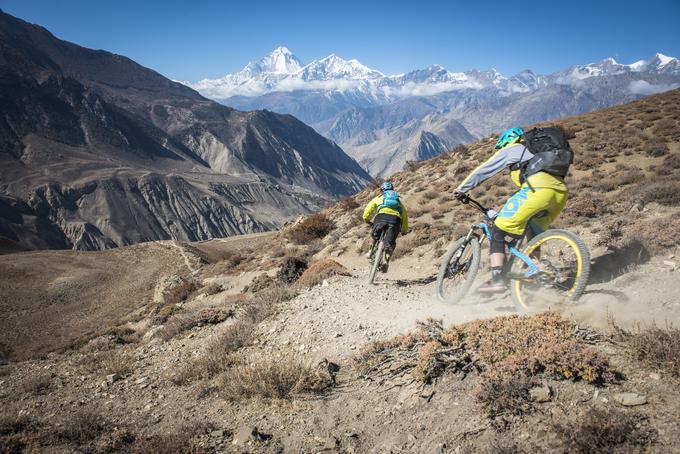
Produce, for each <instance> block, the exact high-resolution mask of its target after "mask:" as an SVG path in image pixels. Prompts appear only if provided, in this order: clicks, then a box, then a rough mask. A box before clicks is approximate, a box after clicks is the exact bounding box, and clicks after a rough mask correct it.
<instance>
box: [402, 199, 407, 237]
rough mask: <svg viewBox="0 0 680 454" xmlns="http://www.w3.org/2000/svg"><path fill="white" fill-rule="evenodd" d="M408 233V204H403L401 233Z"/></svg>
mask: <svg viewBox="0 0 680 454" xmlns="http://www.w3.org/2000/svg"><path fill="white" fill-rule="evenodd" d="M407 233H408V213H407V212H406V205H404V204H403V203H402V204H401V234H402V235H406V234H407Z"/></svg>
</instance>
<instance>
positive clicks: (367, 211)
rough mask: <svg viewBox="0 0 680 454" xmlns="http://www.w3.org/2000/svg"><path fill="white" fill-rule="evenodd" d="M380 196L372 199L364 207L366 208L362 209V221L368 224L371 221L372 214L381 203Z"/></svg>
mask: <svg viewBox="0 0 680 454" xmlns="http://www.w3.org/2000/svg"><path fill="white" fill-rule="evenodd" d="M381 198H382V196H377V197H374V198H373V199H372V200H371V201H370V202H368V205H366V208H364V215H363V218H364V221H365V222H368V221H369V220H370V219H371V216H372V215H373V212H374V211H375V210H376V209H378V207H379V206H380V204H381V203H382V200H381Z"/></svg>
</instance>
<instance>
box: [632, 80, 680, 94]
mask: <svg viewBox="0 0 680 454" xmlns="http://www.w3.org/2000/svg"><path fill="white" fill-rule="evenodd" d="M678 87H680V84H657V85H653V84H650V83H649V82H647V81H644V80H634V81H633V82H631V83H630V85H629V86H628V91H630V92H631V93H633V94H634V95H643V96H648V95H655V94H657V93H662V92H664V91H669V90H673V89H675V88H678Z"/></svg>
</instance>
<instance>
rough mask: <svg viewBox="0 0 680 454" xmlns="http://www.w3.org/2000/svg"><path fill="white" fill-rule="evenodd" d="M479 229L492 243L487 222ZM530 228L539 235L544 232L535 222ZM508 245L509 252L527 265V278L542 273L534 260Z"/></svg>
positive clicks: (481, 224) (512, 245)
mask: <svg viewBox="0 0 680 454" xmlns="http://www.w3.org/2000/svg"><path fill="white" fill-rule="evenodd" d="M477 227H479V228H480V229H481V230H482V231H483V232H484V236H486V237H487V238H488V239H489V241H491V232H490V231H489V226H487V225H486V223H485V222H482V223H480V224H479V225H478V226H477ZM528 228H530V229H531V230H532V231H533V232H534V233H535V234H537V235H538V234H539V233H542V232H543V230H542V229H541V228H540V227H538V226H537V225H536V224H534V223H533V222H530V223H529V226H528ZM507 245H508V251H509V252H510V253H511V254H512V255H514V256H515V257H517V258H519V259H520V260H521V261H523V262H524V263H526V265H527V271H526V274H525V277H531V276H533V275H535V274H537V273H538V272H539V271H540V268H539V267H538V266H537V265H536V263H535V262H534V261H533V260H531V258H530V257H529V256H528V255H526V254H524V253H522V252H520V250H519V249H517V248H516V247H515V246H514V244H513V243H507Z"/></svg>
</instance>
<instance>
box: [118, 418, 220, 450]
mask: <svg viewBox="0 0 680 454" xmlns="http://www.w3.org/2000/svg"><path fill="white" fill-rule="evenodd" d="M213 428H214V426H212V425H211V424H202V423H199V424H193V425H186V426H183V427H179V428H176V429H174V430H170V431H168V430H165V431H163V432H160V433H156V434H153V435H151V436H149V437H138V438H137V439H136V440H135V442H134V444H132V446H130V452H131V453H133V454H184V453H191V454H202V453H206V454H207V453H209V452H213V451H212V450H211V449H208V448H207V447H201V446H200V445H198V444H197V443H196V442H194V440H193V439H194V437H196V436H198V435H203V434H205V433H206V432H208V431H209V430H211V429H213Z"/></svg>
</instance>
